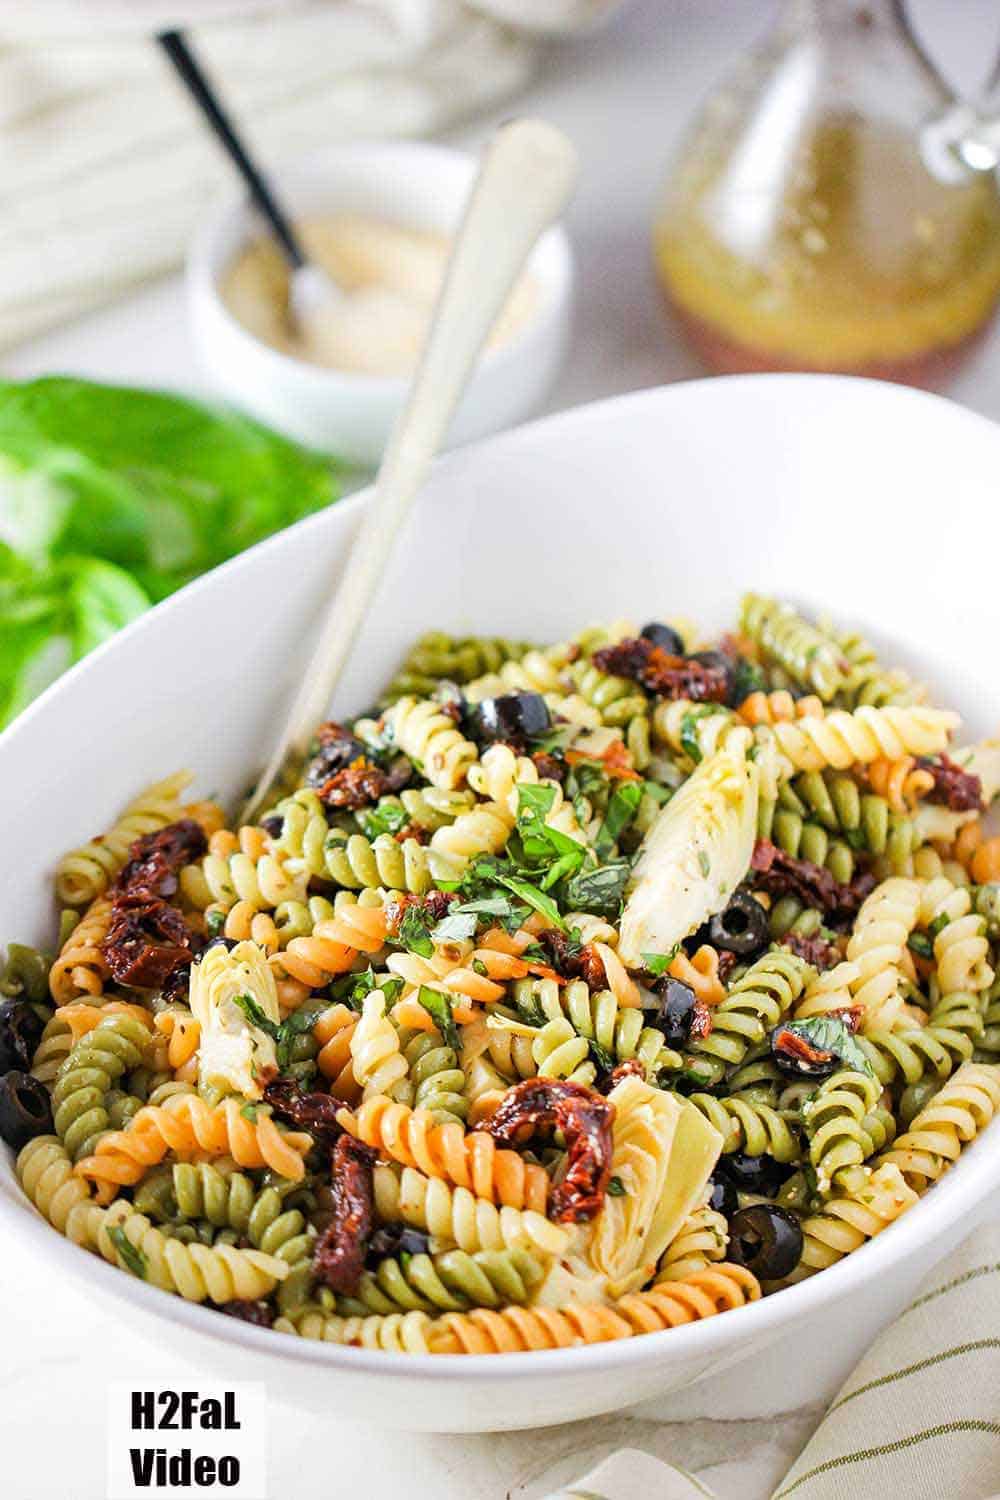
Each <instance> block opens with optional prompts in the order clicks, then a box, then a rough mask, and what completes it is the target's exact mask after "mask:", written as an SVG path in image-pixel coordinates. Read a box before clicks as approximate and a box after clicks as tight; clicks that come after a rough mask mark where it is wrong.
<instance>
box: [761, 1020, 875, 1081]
mask: <svg viewBox="0 0 1000 1500" xmlns="http://www.w3.org/2000/svg"><path fill="white" fill-rule="evenodd" d="M781 1030H782V1031H791V1032H793V1033H794V1034H795V1035H796V1036H800V1037H802V1038H803V1039H804V1040H805V1041H807V1042H808V1043H809V1045H810V1046H811V1047H815V1048H816V1050H817V1052H829V1053H830V1054H831V1056H833V1057H837V1058H839V1059H840V1061H841V1062H842V1063H843V1064H844V1065H845V1066H846V1067H848V1068H853V1069H854V1071H855V1072H857V1073H867V1074H868V1076H869V1077H873V1076H874V1069H873V1068H872V1065H871V1063H870V1062H869V1061H868V1059H867V1057H866V1056H865V1054H864V1052H863V1050H862V1048H861V1046H860V1045H859V1043H858V1042H857V1040H856V1039H855V1037H854V1035H853V1033H852V1032H851V1030H850V1028H849V1027H848V1026H847V1024H846V1022H844V1021H842V1020H841V1018H840V1017H839V1016H810V1017H809V1019H808V1020H806V1021H785V1022H783V1023H782V1026H781Z"/></svg>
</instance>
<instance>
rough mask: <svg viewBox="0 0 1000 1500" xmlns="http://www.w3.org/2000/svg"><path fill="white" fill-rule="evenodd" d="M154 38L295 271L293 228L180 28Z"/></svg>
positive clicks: (297, 254)
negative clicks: (236, 171) (226, 154)
mask: <svg viewBox="0 0 1000 1500" xmlns="http://www.w3.org/2000/svg"><path fill="white" fill-rule="evenodd" d="M156 40H157V41H158V42H159V44H160V46H161V47H162V48H163V50H164V52H165V53H166V54H167V56H168V57H169V59H170V61H171V62H172V63H173V65H174V67H175V68H176V69H177V72H178V73H179V74H180V76H181V78H182V79H183V81H184V84H185V86H186V87H187V89H188V90H189V92H190V93H191V95H192V97H193V98H194V100H195V102H196V103H197V105H198V107H199V108H200V110H201V112H202V114H203V115H204V116H205V118H206V120H207V121H208V123H209V124H210V125H211V127H212V129H213V130H214V131H215V134H216V135H217V136H218V138H219V140H220V141H221V143H222V145H223V146H224V147H225V149H226V151H227V152H228V153H229V155H230V157H231V158H232V160H233V162H234V163H235V165H236V168H237V170H238V171H239V173H240V175H241V176H242V178H243V180H244V182H245V183H246V185H247V187H248V188H249V189H250V195H251V197H252V198H253V201H254V202H255V203H256V205H257V207H258V208H259V209H260V211H261V213H262V214H263V215H264V217H265V218H266V219H267V220H268V222H269V223H270V225H271V228H272V229H273V230H274V232H275V234H276V235H277V238H278V242H279V244H280V245H281V248H282V250H283V251H284V252H285V255H286V256H287V257H288V260H289V262H290V263H291V266H292V268H293V269H294V270H298V269H299V267H300V266H304V265H305V264H306V257H305V255H304V253H303V251H302V246H301V245H300V244H299V241H298V238H297V236H296V234H295V231H294V230H293V229H292V226H291V224H290V223H289V222H288V219H287V218H286V217H285V215H284V213H283V212H282V211H281V209H280V208H279V207H278V205H277V203H276V202H275V201H274V199H273V197H272V196H271V190H270V188H269V187H268V185H267V183H266V182H265V181H264V178H263V177H262V176H261V174H260V172H259V171H258V169H257V168H256V167H255V166H254V164H253V162H252V161H251V160H250V158H249V156H248V155H247V153H246V151H245V149H244V147H243V145H242V143H241V141H240V139H239V137H238V136H237V134H236V131H235V129H234V128H233V125H232V122H231V121H230V119H229V117H228V116H227V114H226V112H225V110H224V109H223V107H222V105H221V104H220V102H219V99H218V97H217V96H216V93H215V90H214V89H213V88H212V85H211V84H210V83H209V81H208V79H207V78H206V77H205V75H204V73H203V72H202V70H201V68H200V67H199V65H198V63H197V62H196V61H195V58H194V55H193V54H192V52H191V49H190V47H189V46H188V44H187V41H186V40H185V37H184V33H183V32H181V31H161V32H160V33H159V35H158V36H157V38H156Z"/></svg>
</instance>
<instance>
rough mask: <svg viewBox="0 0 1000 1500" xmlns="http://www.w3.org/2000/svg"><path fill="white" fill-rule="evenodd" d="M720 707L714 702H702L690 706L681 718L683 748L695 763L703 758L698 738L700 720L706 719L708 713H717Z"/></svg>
mask: <svg viewBox="0 0 1000 1500" xmlns="http://www.w3.org/2000/svg"><path fill="white" fill-rule="evenodd" d="M717 712H718V709H717V707H716V705H715V704H714V703H700V704H699V705H698V707H697V708H689V709H688V711H687V713H686V714H685V715H684V716H683V718H682V719H681V733H680V741H681V749H682V750H683V751H684V753H685V754H686V755H687V756H688V757H689V759H691V760H693V761H694V763H695V765H697V764H698V762H699V761H700V760H701V758H702V756H701V745H700V743H699V740H698V720H699V719H704V718H705V716H706V715H707V714H712V713H717Z"/></svg>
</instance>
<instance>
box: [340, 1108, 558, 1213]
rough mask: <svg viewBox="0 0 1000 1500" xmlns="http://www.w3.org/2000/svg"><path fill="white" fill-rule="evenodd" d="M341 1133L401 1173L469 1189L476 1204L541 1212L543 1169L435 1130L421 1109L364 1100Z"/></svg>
mask: <svg viewBox="0 0 1000 1500" xmlns="http://www.w3.org/2000/svg"><path fill="white" fill-rule="evenodd" d="M337 1118H338V1120H339V1121H340V1123H341V1124H342V1125H343V1126H344V1129H345V1130H349V1131H350V1132H351V1133H352V1135H356V1136H358V1137H359V1139H360V1140H362V1141H364V1142H365V1143H366V1144H367V1145H369V1146H374V1147H376V1149H377V1150H379V1151H382V1152H384V1154H385V1155H386V1156H388V1157H389V1158H390V1159H391V1160H392V1161H398V1162H400V1163H401V1165H402V1166H404V1167H417V1168H418V1169H419V1170H420V1171H421V1172H423V1173H425V1174H426V1175H427V1176H428V1177H442V1178H444V1179H445V1180H446V1181H448V1182H451V1183H454V1185H455V1186H456V1187H464V1188H468V1189H469V1190H470V1192H472V1193H473V1194H474V1195H475V1196H476V1197H477V1198H483V1199H485V1200H486V1201H487V1202H489V1203H501V1204H506V1205H507V1206H509V1207H510V1208H529V1209H534V1210H535V1211H536V1212H538V1213H544V1212H545V1205H546V1202H547V1200H548V1190H549V1179H548V1175H547V1173H546V1172H545V1170H544V1168H542V1167H539V1166H536V1165H535V1164H534V1163H532V1162H526V1161H525V1160H524V1158H523V1156H521V1155H519V1154H518V1152H516V1151H508V1150H506V1149H505V1148H503V1147H498V1146H497V1144H496V1142H495V1141H494V1140H493V1137H492V1136H489V1135H486V1134H485V1133H483V1132H479V1131H472V1132H470V1133H469V1134H468V1135H467V1134H466V1133H465V1131H464V1129H463V1128H462V1126H461V1125H459V1124H455V1123H451V1122H449V1123H446V1124H443V1125H436V1124H435V1123H434V1116H433V1115H432V1114H430V1113H429V1112H428V1111H427V1110H424V1109H410V1108H409V1106H408V1105H405V1104H396V1103H394V1102H393V1100H391V1099H389V1098H387V1097H386V1096H385V1095H384V1094H382V1095H378V1096H376V1097H375V1098H373V1099H368V1100H366V1101H365V1103H364V1104H362V1105H361V1106H360V1108H359V1109H358V1110H357V1112H356V1113H354V1114H352V1113H351V1112H350V1111H349V1110H341V1111H340V1114H339V1115H338V1116H337Z"/></svg>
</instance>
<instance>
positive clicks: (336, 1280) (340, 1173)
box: [313, 1132, 376, 1295]
mask: <svg viewBox="0 0 1000 1500" xmlns="http://www.w3.org/2000/svg"><path fill="white" fill-rule="evenodd" d="M375 1160H376V1152H375V1151H374V1149H373V1148H372V1147H371V1146H366V1145H365V1143H364V1142H363V1141H359V1140H357V1138H356V1137H355V1136H353V1135H348V1134H347V1133H346V1132H345V1133H344V1134H343V1135H342V1136H341V1137H340V1139H339V1140H338V1141H337V1144H336V1146H334V1148H333V1154H332V1159H331V1163H330V1187H331V1193H332V1198H333V1218H332V1219H331V1220H330V1223H329V1224H328V1225H327V1227H326V1228H325V1229H324V1230H323V1233H322V1234H321V1235H320V1237H319V1239H318V1240H317V1241H316V1250H315V1252H314V1254H313V1270H314V1271H315V1273H316V1275H317V1276H318V1278H319V1279H320V1281H322V1282H325V1284H326V1285H327V1286H328V1287H330V1288H331V1289H332V1290H333V1291H335V1292H342V1293H344V1294H347V1295H349V1294H350V1293H352V1292H356V1291H357V1289H358V1282H359V1281H360V1280H361V1273H362V1271H363V1270H364V1268H365V1255H366V1254H367V1251H368V1241H369V1239H370V1237H371V1232H372V1226H373V1224H374V1220H375V1186H374V1177H373V1169H374V1166H375Z"/></svg>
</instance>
